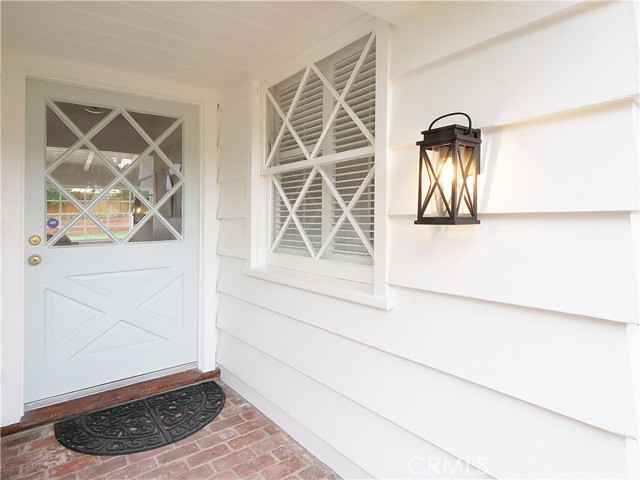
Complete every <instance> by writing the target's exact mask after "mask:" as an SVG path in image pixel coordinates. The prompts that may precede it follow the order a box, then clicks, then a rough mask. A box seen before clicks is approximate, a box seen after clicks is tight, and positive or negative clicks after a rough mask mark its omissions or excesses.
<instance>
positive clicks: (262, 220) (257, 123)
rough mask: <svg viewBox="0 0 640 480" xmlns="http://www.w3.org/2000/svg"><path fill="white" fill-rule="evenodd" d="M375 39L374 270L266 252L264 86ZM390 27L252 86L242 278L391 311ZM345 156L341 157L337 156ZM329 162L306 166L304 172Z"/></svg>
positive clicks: (349, 36)
mask: <svg viewBox="0 0 640 480" xmlns="http://www.w3.org/2000/svg"><path fill="white" fill-rule="evenodd" d="M373 31H375V35H376V114H375V115H376V116H375V122H376V134H375V138H376V141H375V147H374V155H375V166H374V176H375V199H374V210H375V212H374V245H375V248H374V253H373V265H358V264H354V263H344V262H337V261H331V260H322V261H315V260H313V259H310V258H304V257H297V256H295V255H286V254H274V253H272V252H270V251H269V250H270V248H269V247H270V244H271V225H270V218H271V217H270V209H271V207H272V201H273V199H272V195H273V187H272V183H271V180H270V179H268V178H265V177H264V176H263V165H264V152H265V151H266V148H265V130H266V129H265V118H266V116H265V115H266V114H265V111H266V105H265V102H264V99H265V97H266V95H265V90H266V88H267V87H268V86H271V85H274V84H277V83H278V82H280V81H282V80H283V79H286V78H289V77H290V76H292V75H295V74H296V73H297V72H299V71H301V70H304V69H305V68H306V67H307V65H309V64H310V63H316V62H319V61H320V60H322V59H324V58H326V57H328V56H330V55H332V54H333V53H335V52H337V51H339V50H340V49H342V48H343V47H345V46H346V45H349V44H350V43H352V42H354V41H355V40H357V39H359V38H362V37H363V36H366V35H369V34H371V32H373ZM388 44H389V26H388V24H386V23H385V22H382V21H380V20H375V21H371V22H367V23H366V24H363V25H361V26H360V27H358V28H354V29H353V30H351V31H350V32H347V33H343V34H341V35H339V36H336V37H333V38H332V39H331V40H330V41H328V42H327V43H326V44H325V45H324V46H322V47H319V48H316V49H314V51H313V52H307V54H306V55H301V56H300V58H298V59H296V60H294V61H291V62H289V63H288V64H287V65H286V66H284V67H283V68H280V69H277V70H274V71H273V72H272V73H271V75H269V76H268V77H267V78H265V79H263V81H261V82H254V83H253V89H252V95H251V100H252V102H251V107H252V111H251V119H252V123H251V132H252V142H251V147H252V148H251V156H252V161H251V169H250V189H249V204H250V207H251V208H250V212H251V215H250V228H249V229H248V230H249V239H248V241H249V245H250V254H249V258H248V268H247V269H246V271H245V273H246V274H248V275H251V276H255V277H258V278H262V279H265V280H269V281H273V282H276V283H280V284H284V285H288V286H292V287H296V288H301V289H304V290H309V291H313V292H316V293H320V294H324V295H329V296H333V297H337V298H341V299H344V300H349V301H353V302H357V303H362V304H365V305H369V306H373V307H377V308H382V309H386V310H388V309H390V308H391V301H390V298H389V295H388V285H387V215H386V204H387V194H386V191H387V188H386V179H387V151H388V139H387V132H388V111H389V105H390V99H389V94H388V92H389V85H388V78H389V55H388V52H389V46H388ZM338 155H343V154H338ZM327 160H330V159H327V158H326V156H325V159H313V160H310V161H304V164H305V166H306V164H307V163H309V166H312V165H313V164H314V162H318V163H324V162H326V161H327Z"/></svg>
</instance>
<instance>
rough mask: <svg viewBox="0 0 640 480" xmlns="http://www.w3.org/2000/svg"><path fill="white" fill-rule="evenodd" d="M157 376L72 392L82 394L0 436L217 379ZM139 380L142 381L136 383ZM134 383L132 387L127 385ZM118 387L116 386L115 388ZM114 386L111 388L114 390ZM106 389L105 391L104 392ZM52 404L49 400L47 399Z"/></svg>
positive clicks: (193, 372)
mask: <svg viewBox="0 0 640 480" xmlns="http://www.w3.org/2000/svg"><path fill="white" fill-rule="evenodd" d="M156 373H157V374H160V375H161V376H159V377H158V376H157V375H156V376H155V377H154V378H151V379H149V375H153V374H149V375H143V376H140V377H133V378H130V379H128V383H127V384H126V385H124V386H122V382H127V380H123V381H121V382H114V383H109V384H106V385H101V386H100V387H94V388H92V389H87V390H80V391H78V392H73V393H72V394H69V395H74V394H84V395H82V396H77V395H75V398H69V396H67V395H65V396H66V397H67V400H62V399H61V398H60V397H54V398H56V399H58V400H59V403H55V404H53V405H47V406H40V407H39V408H38V407H36V408H34V409H33V410H28V411H26V412H25V414H24V416H23V417H22V418H21V419H20V421H19V422H18V423H14V424H12V425H7V426H5V427H2V429H0V436H3V437H4V436H6V435H11V434H13V433H17V432H22V431H24V430H28V429H31V428H35V427H39V426H42V425H46V424H48V423H53V422H58V421H60V420H63V419H65V418H69V417H72V416H74V415H79V414H81V413H86V412H89V411H91V410H97V409H100V408H106V407H111V406H114V405H117V404H119V403H124V402H130V401H132V400H137V399H139V398H143V397H147V396H149V395H154V394H156V393H162V392H165V391H168V390H173V389H176V388H180V387H184V386H186V385H190V384H193V383H198V382H203V381H205V380H210V379H212V378H217V377H219V376H220V370H219V369H217V368H216V369H215V370H212V371H210V372H201V371H200V370H198V369H196V368H194V369H190V370H186V371H182V372H180V373H173V374H167V371H166V370H163V371H161V372H156ZM141 378H145V379H144V380H142V381H140V380H141ZM131 382H135V383H131ZM117 384H120V386H116V385H117ZM114 386H115V388H114ZM96 388H98V389H102V390H101V391H100V392H98V393H90V392H88V390H95V389H96ZM105 389H108V390H105ZM47 400H52V399H47ZM34 403H36V402H31V403H30V404H29V405H33V404H34Z"/></svg>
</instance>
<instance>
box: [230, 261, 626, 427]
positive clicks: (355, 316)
mask: <svg viewBox="0 0 640 480" xmlns="http://www.w3.org/2000/svg"><path fill="white" fill-rule="evenodd" d="M242 269H243V262H242V261H239V260H234V259H230V258H225V259H222V260H221V265H220V277H219V282H218V290H219V291H220V292H222V293H224V294H225V295H227V296H228V297H233V298H236V299H242V300H244V301H246V302H250V303H252V304H254V305H257V306H260V308H263V309H266V310H269V311H273V312H279V313H281V314H282V315H285V316H287V317H290V318H295V319H298V320H300V321H302V322H305V323H308V324H310V325H314V326H317V327H319V328H321V329H323V330H325V331H327V332H331V333H332V334H335V335H338V336H340V337H344V338H349V339H353V340H354V341H356V342H359V343H362V344H365V345H368V346H371V347H373V348H376V349H378V350H380V351H383V352H388V353H390V354H392V355H395V356H398V357H401V358H404V359H406V360H408V361H411V362H415V363H418V364H421V365H424V366H425V367H430V368H432V369H436V370H439V371H442V372H446V373H448V374H450V375H453V376H456V377H459V378H461V379H465V380H467V381H469V382H471V383H474V384H478V385H484V386H486V387H488V388H491V389H493V390H496V391H498V392H502V393H504V394H505V395H509V396H512V397H516V398H519V399H521V400H523V401H525V402H528V403H531V404H534V405H538V406H541V407H544V408H547V409H549V410H552V411H555V412H558V413H561V414H562V415H565V416H567V417H571V418H575V419H579V420H581V421H583V422H585V423H589V424H590V425H594V426H597V427H599V428H602V429H605V430H608V431H611V432H616V433H621V434H624V435H629V436H635V434H636V431H635V427H634V423H633V421H634V399H633V389H632V385H631V384H630V383H629V382H628V379H629V378H630V377H631V375H632V372H631V370H630V369H631V365H630V362H631V359H630V358H629V354H628V351H627V349H626V347H627V336H626V331H625V325H624V324H621V323H613V322H608V321H598V320H594V319H589V318H584V317H577V316H573V315H565V314H561V313H555V312H549V311H544V310H538V309H530V308H519V307H514V306H511V305H501V304H498V303H494V302H485V301H478V300H472V299H465V298H455V297H451V296H449V295H441V294H434V293H428V292H421V291H419V290H410V289H404V288H393V290H392V296H393V300H394V305H395V307H394V308H393V309H392V310H391V311H389V312H385V311H382V310H379V309H374V308H364V307H362V306H359V305H357V304H353V303H350V302H346V301H343V300H338V299H331V298H328V297H324V296H322V295H317V294H314V293H310V292H305V291H300V290H297V289H295V288H289V287H284V286H281V285H277V284H273V283H271V282H265V281H262V280H259V279H256V278H253V277H249V276H246V275H244V274H243V273H242ZM229 303H230V300H229V299H226V300H225V308H222V309H221V311H220V314H219V318H220V321H221V322H226V318H225V317H227V316H228V315H231V314H230V313H229V310H228V308H226V306H228V305H229ZM234 305H236V306H237V308H238V309H240V310H241V309H242V306H241V305H237V304H235V303H234ZM231 316H233V315H231ZM288 338H296V337H295V336H293V334H292V335H289V336H288Z"/></svg>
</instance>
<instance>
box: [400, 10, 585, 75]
mask: <svg viewBox="0 0 640 480" xmlns="http://www.w3.org/2000/svg"><path fill="white" fill-rule="evenodd" d="M580 3H581V2H579V1H574V0H572V1H569V0H566V1H559V2H535V1H534V2H503V1H483V2H446V1H443V2H437V3H436V2H432V3H431V4H429V6H428V7H425V10H427V11H426V12H425V13H424V14H423V15H422V16H421V17H419V18H417V19H416V20H415V21H413V22H411V23H408V24H406V25H403V27H402V28H399V29H396V30H395V34H394V38H393V47H394V48H393V56H392V57H391V65H390V68H391V77H392V78H394V77H398V76H400V75H406V74H407V72H411V71H412V70H415V69H418V68H424V66H425V65H428V64H430V63H432V62H435V61H437V60H440V59H442V58H446V57H448V56H449V55H454V54H456V53H459V52H462V51H466V50H468V49H473V48H479V47H478V46H479V45H483V44H485V43H487V42H488V41H491V40H494V41H495V39H499V38H501V37H503V36H505V35H508V34H511V35H513V34H514V31H515V32H516V33H517V31H518V29H521V28H531V27H530V25H531V24H532V23H533V24H534V23H537V22H540V21H544V20H545V19H547V20H548V17H550V16H552V15H557V14H559V13H560V14H565V15H566V14H567V12H566V11H567V10H568V11H569V12H568V13H570V12H571V11H572V10H570V8H572V7H573V8H574V9H575V8H576V5H578V6H577V8H580V9H581V8H585V7H584V6H583V5H579V4H580ZM454 22H455V23H454ZM459 25H464V28H457V27H458V26H459ZM454 31H455V34H454V33H453V32H454ZM443 39H446V40H445V41H443ZM416 45H421V46H423V47H428V48H416Z"/></svg>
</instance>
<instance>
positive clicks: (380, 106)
mask: <svg viewBox="0 0 640 480" xmlns="http://www.w3.org/2000/svg"><path fill="white" fill-rule="evenodd" d="M390 48H391V46H390V27H389V25H388V24H387V23H385V22H383V21H382V20H378V21H377V22H376V143H375V149H376V162H375V165H374V168H375V187H376V196H375V199H374V209H375V226H374V233H373V235H374V236H373V240H374V244H375V251H374V256H373V293H374V295H375V296H378V297H388V296H389V292H390V290H389V285H388V276H387V270H388V261H389V252H388V249H389V241H388V240H389V234H388V227H389V221H388V217H387V211H388V204H389V202H388V201H387V192H388V186H387V182H388V178H389V175H388V172H389V169H390V168H391V167H390V165H389V122H390V117H391V100H392V99H391V88H390V87H391V86H390V81H389V64H390ZM389 303H390V304H391V299H389Z"/></svg>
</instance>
